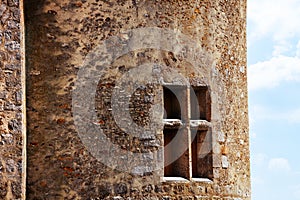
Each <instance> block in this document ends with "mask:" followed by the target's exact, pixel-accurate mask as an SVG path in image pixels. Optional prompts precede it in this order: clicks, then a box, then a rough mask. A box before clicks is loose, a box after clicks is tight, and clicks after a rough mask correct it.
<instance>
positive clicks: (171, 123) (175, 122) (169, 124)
mask: <svg viewBox="0 0 300 200" xmlns="http://www.w3.org/2000/svg"><path fill="white" fill-rule="evenodd" d="M163 123H164V127H165V128H173V129H177V128H179V127H181V126H182V125H183V124H182V121H181V120H180V119H163Z"/></svg>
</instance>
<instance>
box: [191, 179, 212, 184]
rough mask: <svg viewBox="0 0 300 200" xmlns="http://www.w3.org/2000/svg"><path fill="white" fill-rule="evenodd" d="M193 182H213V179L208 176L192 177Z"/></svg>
mask: <svg viewBox="0 0 300 200" xmlns="http://www.w3.org/2000/svg"><path fill="white" fill-rule="evenodd" d="M192 181H193V182H202V183H212V182H213V181H212V180H210V179H208V178H192Z"/></svg>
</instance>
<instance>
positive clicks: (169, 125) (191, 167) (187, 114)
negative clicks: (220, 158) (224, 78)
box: [162, 84, 213, 182]
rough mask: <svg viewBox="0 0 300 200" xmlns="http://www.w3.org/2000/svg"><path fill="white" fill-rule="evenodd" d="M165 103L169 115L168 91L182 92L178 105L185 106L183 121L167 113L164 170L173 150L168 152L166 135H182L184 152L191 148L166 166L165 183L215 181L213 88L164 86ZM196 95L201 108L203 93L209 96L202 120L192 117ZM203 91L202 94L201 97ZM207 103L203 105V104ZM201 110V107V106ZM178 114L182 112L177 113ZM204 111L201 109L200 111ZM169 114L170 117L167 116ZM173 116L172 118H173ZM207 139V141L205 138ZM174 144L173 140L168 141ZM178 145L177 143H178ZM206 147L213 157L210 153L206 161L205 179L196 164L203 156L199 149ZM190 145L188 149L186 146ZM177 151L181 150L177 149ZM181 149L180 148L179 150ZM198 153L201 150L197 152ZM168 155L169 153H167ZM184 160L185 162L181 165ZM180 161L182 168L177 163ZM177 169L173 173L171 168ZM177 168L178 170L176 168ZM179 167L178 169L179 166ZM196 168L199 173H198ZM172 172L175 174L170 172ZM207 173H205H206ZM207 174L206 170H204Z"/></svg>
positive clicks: (205, 86)
mask: <svg viewBox="0 0 300 200" xmlns="http://www.w3.org/2000/svg"><path fill="white" fill-rule="evenodd" d="M162 88H163V89H162V90H163V92H162V94H163V95H162V102H163V108H164V111H165V104H166V95H165V94H166V91H167V90H170V89H171V90H172V91H175V93H176V91H179V92H178V94H175V96H176V97H177V99H178V97H179V99H178V102H180V103H179V104H180V105H181V107H180V111H181V115H180V117H176V118H175V119H172V118H169V117H168V116H167V117H166V111H165V112H164V116H163V125H164V127H163V146H164V153H163V154H164V155H163V160H164V166H165V165H166V160H167V159H168V158H167V157H168V156H167V157H166V151H170V150H172V148H171V149H169V150H166V149H165V144H166V138H167V137H166V134H170V132H172V131H173V133H171V134H173V136H172V137H174V132H175V134H180V136H179V141H183V143H185V144H184V145H183V148H184V147H185V148H187V149H186V151H185V152H183V154H182V155H181V156H180V157H179V158H178V159H177V160H176V161H175V162H174V163H175V164H174V163H172V164H170V165H169V166H165V167H164V170H163V181H179V182H181V181H182V182H186V181H189V180H190V181H204V182H211V181H212V178H213V161H212V159H213V149H212V137H213V136H212V123H211V110H212V108H211V107H212V103H211V94H210V88H209V86H208V85H200V86H190V85H188V86H187V85H175V84H168V85H162ZM192 91H194V92H195V93H194V95H196V97H197V101H196V102H197V103H198V105H199V98H200V95H201V94H200V93H201V92H202V95H203V93H205V101H204V103H205V106H204V108H205V113H204V115H203V113H201V112H202V111H199V118H197V117H195V116H192V115H193V109H195V107H196V106H195V105H194V104H195V99H194V98H191V96H193V95H192V93H191V92H192ZM199 91H200V93H199ZM202 103H203V102H202ZM199 106H200V107H201V105H199ZM177 110H178V109H177ZM199 110H200V108H199ZM167 114H168V113H167ZM171 116H172V114H171ZM203 135H205V137H203ZM206 136H208V137H206ZM168 140H170V139H168ZM175 144H176V143H175ZM203 144H204V146H206V147H204V149H205V148H206V149H208V150H209V153H207V155H208V156H207V157H206V160H207V159H208V160H209V161H208V162H207V163H208V164H207V166H206V167H205V168H206V169H207V170H206V172H205V173H206V175H203V174H202V175H201V174H199V173H198V172H199V171H201V169H200V170H199V166H197V164H196V163H195V162H196V161H197V160H198V159H197V158H199V155H197V152H196V153H195V150H194V149H195V147H199V146H200V148H201V146H203ZM177 145H178V146H180V143H177ZM186 145H188V146H186ZM176 148H177V147H176ZM178 148H179V149H180V147H178ZM196 149H197V148H196ZM167 153H168V152H167ZM180 160H181V161H180ZM177 161H178V164H176V162H177ZM172 165H173V168H175V171H172V169H168V168H169V167H170V166H171V168H172ZM174 165H175V167H174ZM176 165H177V166H176ZM176 168H179V170H177V171H176ZM195 168H196V169H195ZM170 170H171V172H170ZM204 171H205V170H204ZM202 172H203V170H202Z"/></svg>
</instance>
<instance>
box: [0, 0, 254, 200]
mask: <svg viewBox="0 0 300 200" xmlns="http://www.w3.org/2000/svg"><path fill="white" fill-rule="evenodd" d="M0 2H1V4H0V27H1V29H0V57H1V60H0V66H1V68H0V79H1V82H0V145H1V148H0V199H25V197H26V199H127V200H129V199H145V200H148V199H164V200H167V199H228V200H229V199H230V200H234V199H235V200H237V199H250V194H251V190H250V189H251V188H250V159H249V155H250V154H249V132H248V126H249V124H248V103H247V101H248V96H247V69H246V65H247V63H246V0H215V1H211V0H186V1H177V0H173V1H171V0H152V1H146V0H132V1H126V0H113V1H110V0H27V1H24V2H23V1H20V2H19V1H18V0H2V1H0ZM23 5H24V8H23ZM23 16H24V19H23ZM23 30H25V31H23ZM24 39H25V42H23V40H24ZM25 50H26V51H25ZM25 76H26V79H25ZM25 88H26V94H25ZM25 98H26V101H25ZM195 99H196V100H195ZM25 102H26V103H25ZM25 108H26V116H25ZM197 112H198V113H197ZM173 141H174V142H173ZM172 142H173V143H172ZM174 154H176V155H177V154H178V155H177V156H175V157H174V159H173V157H172V155H174ZM169 161H170V162H169ZM165 165H167V166H165ZM25 172H26V173H25Z"/></svg>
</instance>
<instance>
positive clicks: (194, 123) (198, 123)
mask: <svg viewBox="0 0 300 200" xmlns="http://www.w3.org/2000/svg"><path fill="white" fill-rule="evenodd" d="M190 126H191V128H193V129H198V130H207V129H209V128H210V127H211V123H210V122H208V121H206V120H190Z"/></svg>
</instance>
